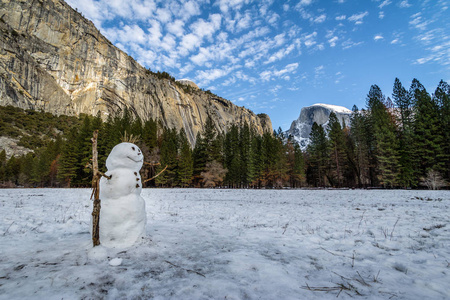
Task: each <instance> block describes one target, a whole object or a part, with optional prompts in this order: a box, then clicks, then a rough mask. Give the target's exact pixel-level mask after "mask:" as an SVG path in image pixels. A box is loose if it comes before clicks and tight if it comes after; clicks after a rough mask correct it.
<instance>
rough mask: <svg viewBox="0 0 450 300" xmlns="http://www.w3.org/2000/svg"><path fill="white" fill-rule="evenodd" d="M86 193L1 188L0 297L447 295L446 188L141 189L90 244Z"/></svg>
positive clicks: (449, 200)
mask: <svg viewBox="0 0 450 300" xmlns="http://www.w3.org/2000/svg"><path fill="white" fill-rule="evenodd" d="M90 193H91V191H90V190H88V189H70V190H69V189H5V190H0V215H1V219H0V299H46V300H47V299H98V298H105V299H324V298H325V299H334V298H336V296H338V297H339V298H344V299H345V298H350V297H355V298H362V299H421V300H422V299H449V298H450V224H449V222H450V192H448V191H399V190H394V191H384V190H383V191H379V190H372V191H367V190H256V191H255V190H198V189H145V190H143V192H142V197H143V198H144V199H145V200H146V207H147V219H148V223H147V237H146V238H145V239H144V240H143V241H142V243H140V244H139V245H136V246H133V247H131V248H128V249H106V248H104V247H96V248H92V246H91V240H90V234H89V220H90V213H91V210H92V208H91V205H92V204H91V201H90V200H89V197H90Z"/></svg>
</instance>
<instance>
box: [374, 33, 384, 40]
mask: <svg viewBox="0 0 450 300" xmlns="http://www.w3.org/2000/svg"><path fill="white" fill-rule="evenodd" d="M373 39H374V41H379V40H382V39H384V37H383V36H382V35H381V34H376V35H375V36H374V37H373Z"/></svg>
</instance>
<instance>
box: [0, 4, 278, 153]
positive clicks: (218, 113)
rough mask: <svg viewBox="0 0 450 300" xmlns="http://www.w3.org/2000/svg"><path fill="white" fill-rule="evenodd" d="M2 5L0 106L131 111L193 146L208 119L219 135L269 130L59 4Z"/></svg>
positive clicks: (262, 118) (260, 118) (264, 119)
mask: <svg viewBox="0 0 450 300" xmlns="http://www.w3.org/2000/svg"><path fill="white" fill-rule="evenodd" d="M0 3H1V5H0V16H1V19H0V32H1V33H0V105H13V106H18V107H21V108H25V109H35V110H44V111H48V112H51V113H55V114H68V115H77V114H79V113H87V114H92V115H95V114H97V112H98V111H100V112H101V114H102V117H103V118H106V117H107V116H108V115H109V114H112V113H114V112H116V111H120V110H121V109H123V108H125V107H127V108H128V109H129V110H130V111H132V112H133V113H134V114H135V115H137V116H139V117H140V118H141V119H143V120H147V119H149V118H153V119H158V120H161V121H162V123H163V124H164V125H165V126H167V127H169V128H177V129H181V128H184V130H185V131H186V134H187V136H188V139H189V141H190V142H191V144H193V143H194V142H195V138H196V134H197V133H198V132H199V131H201V130H202V129H203V125H204V123H205V121H206V118H207V116H208V115H209V116H211V117H212V119H213V120H214V123H215V125H216V128H217V129H218V130H219V131H226V129H227V128H228V126H230V125H231V124H236V123H239V122H244V121H246V122H248V123H249V124H250V125H251V126H253V127H254V128H255V129H256V130H257V131H258V132H259V133H263V132H265V131H270V132H271V131H272V124H271V121H270V119H269V117H268V116H267V115H264V114H261V115H256V114H254V113H253V112H251V111H250V110H248V109H246V108H242V107H238V106H236V105H234V104H233V103H231V102H230V101H228V100H226V99H223V98H221V97H218V96H215V95H212V94H210V93H206V92H203V91H202V90H200V89H198V88H192V87H194V86H193V85H192V84H189V87H191V88H188V89H186V88H183V85H184V84H186V83H185V82H181V83H175V82H173V81H170V80H169V79H160V78H158V77H156V75H155V74H154V73H152V72H150V71H148V70H146V69H145V68H144V67H142V66H141V65H139V64H138V63H137V62H136V61H135V60H134V59H133V58H131V57H130V56H128V55H127V54H126V53H124V52H123V51H121V50H119V49H118V48H117V47H115V46H114V45H112V44H111V43H110V42H109V41H108V40H107V39H106V38H105V37H104V36H103V35H101V34H100V32H99V31H98V30H97V29H96V28H95V26H94V25H93V23H92V22H90V21H88V20H87V19H85V18H84V17H83V16H82V15H81V14H79V13H78V12H76V11H75V10H73V9H72V8H71V7H70V6H69V5H68V4H66V3H65V2H64V1H62V0H33V1H30V0H2V1H1V2H0ZM194 85H195V84H194Z"/></svg>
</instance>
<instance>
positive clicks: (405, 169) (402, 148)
mask: <svg viewBox="0 0 450 300" xmlns="http://www.w3.org/2000/svg"><path fill="white" fill-rule="evenodd" d="M392 97H393V100H394V103H395V104H396V106H397V110H398V111H399V114H398V117H397V119H398V122H399V124H400V128H399V155H400V159H399V164H400V170H399V171H400V174H399V183H400V185H402V186H404V187H411V186H413V185H415V184H416V183H415V179H414V163H413V145H414V138H413V126H412V125H413V118H412V112H413V103H412V99H411V95H410V93H409V92H408V91H407V90H406V89H405V88H404V87H403V85H402V83H401V82H400V80H399V79H398V78H395V82H394V89H393V92H392Z"/></svg>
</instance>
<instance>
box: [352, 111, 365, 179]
mask: <svg viewBox="0 0 450 300" xmlns="http://www.w3.org/2000/svg"><path fill="white" fill-rule="evenodd" d="M366 119H367V113H366V111H362V112H360V111H359V109H358V107H357V106H356V105H354V106H353V112H352V115H351V117H350V139H349V141H348V149H349V152H350V153H349V155H348V158H349V162H350V164H351V166H352V169H353V172H354V173H355V175H356V176H355V177H356V179H357V185H358V186H359V187H363V186H367V185H368V184H369V150H368V148H369V143H368V139H367V137H368V135H367V134H366V132H367V126H366V124H367V123H368V122H367V121H366Z"/></svg>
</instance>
